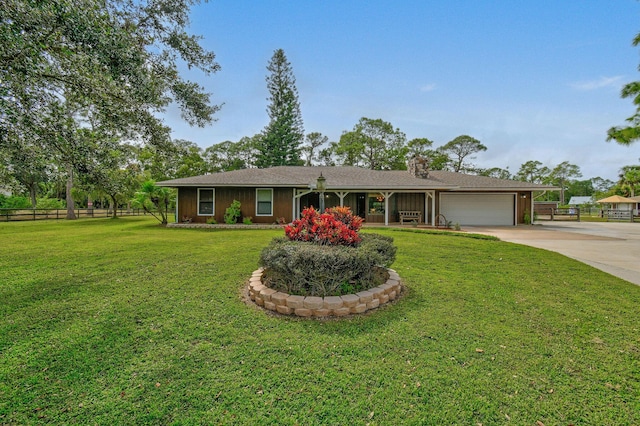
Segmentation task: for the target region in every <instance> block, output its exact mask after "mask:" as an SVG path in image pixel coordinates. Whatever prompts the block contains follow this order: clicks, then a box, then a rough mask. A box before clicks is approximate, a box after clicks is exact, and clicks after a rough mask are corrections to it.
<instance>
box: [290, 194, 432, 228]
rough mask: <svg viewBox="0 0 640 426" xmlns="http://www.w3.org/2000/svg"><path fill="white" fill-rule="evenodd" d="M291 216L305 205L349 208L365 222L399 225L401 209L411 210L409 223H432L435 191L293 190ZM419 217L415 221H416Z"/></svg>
mask: <svg viewBox="0 0 640 426" xmlns="http://www.w3.org/2000/svg"><path fill="white" fill-rule="evenodd" d="M293 206H294V207H293V217H300V213H301V212H302V210H304V209H305V208H307V207H314V208H315V209H321V210H322V209H323V208H329V207H337V206H340V207H349V208H351V211H352V212H353V213H354V214H356V215H358V216H360V217H362V218H364V220H365V223H367V224H381V225H382V224H384V225H387V226H388V225H390V224H400V223H401V219H402V217H401V212H413V213H415V216H414V219H412V220H411V221H409V222H407V219H405V220H404V223H405V224H409V223H412V222H413V221H414V220H415V222H416V223H417V224H423V225H429V226H436V197H435V190H426V191H349V190H326V191H322V192H320V191H317V190H315V189H313V190H300V189H298V190H296V191H295V194H294V197H293ZM418 219H419V220H418Z"/></svg>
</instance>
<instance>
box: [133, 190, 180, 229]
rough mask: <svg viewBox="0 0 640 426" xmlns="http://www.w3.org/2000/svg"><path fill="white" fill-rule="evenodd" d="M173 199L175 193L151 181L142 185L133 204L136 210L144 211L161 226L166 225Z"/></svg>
mask: <svg viewBox="0 0 640 426" xmlns="http://www.w3.org/2000/svg"><path fill="white" fill-rule="evenodd" d="M172 197H173V192H172V191H171V190H170V189H169V188H163V187H160V186H157V185H156V184H155V182H153V181H151V180H149V181H146V182H145V183H143V184H142V188H141V189H140V191H138V192H136V196H135V198H134V199H133V200H132V204H133V206H134V207H135V208H141V209H144V211H145V212H147V213H149V214H150V215H151V216H153V217H155V218H156V219H157V220H158V221H159V222H160V223H161V224H163V225H166V224H167V223H168V220H167V218H168V216H169V206H170V205H171V198H172Z"/></svg>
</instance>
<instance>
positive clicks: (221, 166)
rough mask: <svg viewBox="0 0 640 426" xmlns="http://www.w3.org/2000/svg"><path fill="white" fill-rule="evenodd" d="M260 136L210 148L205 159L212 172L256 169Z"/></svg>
mask: <svg viewBox="0 0 640 426" xmlns="http://www.w3.org/2000/svg"><path fill="white" fill-rule="evenodd" d="M259 140H260V135H254V136H252V137H248V136H245V137H243V138H242V139H240V140H239V141H238V142H231V141H225V142H220V143H217V144H215V145H212V146H210V147H209V148H207V149H206V150H205V151H204V159H205V161H206V162H207V167H208V169H209V171H210V172H227V171H231V170H240V169H247V168H249V167H255V161H256V155H257V148H256V147H257V145H258V143H259Z"/></svg>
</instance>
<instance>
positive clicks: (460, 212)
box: [157, 159, 558, 226]
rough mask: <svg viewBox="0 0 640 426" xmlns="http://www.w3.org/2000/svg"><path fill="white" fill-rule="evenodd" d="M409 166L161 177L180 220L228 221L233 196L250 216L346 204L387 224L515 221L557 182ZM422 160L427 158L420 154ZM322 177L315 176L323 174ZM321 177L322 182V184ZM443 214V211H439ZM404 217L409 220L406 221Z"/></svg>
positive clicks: (283, 215) (271, 218)
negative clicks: (172, 195) (170, 190)
mask: <svg viewBox="0 0 640 426" xmlns="http://www.w3.org/2000/svg"><path fill="white" fill-rule="evenodd" d="M420 160H421V159H418V161H413V160H412V161H413V162H410V165H409V171H407V170H386V171H382V170H368V169H363V168H359V167H337V166H336V167H329V166H312V167H302V166H300V167H299V166H279V167H272V168H267V169H256V168H251V169H243V170H234V171H229V172H221V173H213V174H207V175H202V176H194V177H189V178H182V179H174V180H168V181H164V182H158V183H157V185H159V186H164V187H173V188H177V191H178V196H177V203H176V220H177V221H185V220H190V221H192V222H195V223H205V222H206V221H207V220H208V219H210V218H215V220H216V221H217V222H218V223H223V221H224V220H223V216H224V213H225V210H226V208H227V207H229V205H230V204H231V202H232V201H233V200H238V201H240V203H241V210H242V215H243V217H251V218H252V221H253V223H276V222H286V223H288V222H291V221H292V220H293V219H294V218H297V217H299V215H300V213H301V211H302V210H303V209H304V208H305V207H309V206H314V207H315V208H316V209H317V208H319V207H321V206H322V204H321V202H320V201H321V199H320V197H322V199H323V200H324V203H323V204H324V206H325V207H332V206H348V207H350V208H351V210H352V211H353V212H354V213H355V214H357V215H358V216H361V217H362V218H364V219H365V222H366V223H380V224H385V225H388V224H389V223H393V222H400V220H401V218H402V216H403V215H405V214H406V213H409V214H408V216H409V217H412V218H413V219H412V220H416V221H419V222H420V223H425V224H428V225H433V226H435V225H437V224H439V223H440V222H442V220H443V219H445V220H446V221H447V222H450V223H452V224H456V223H457V224H460V225H518V224H522V223H525V215H528V217H531V214H530V212H532V211H533V198H532V193H533V192H534V191H545V190H547V191H548V190H557V189H558V188H555V187H551V186H548V185H539V184H534V183H529V182H520V181H515V180H504V179H496V178H491V177H485V176H475V175H467V174H463V173H454V172H446V171H436V170H434V171H430V170H428V169H427V167H428V164H425V163H426V162H423V163H420ZM422 161H424V160H422ZM321 176H322V178H323V179H324V181H323V179H320V181H319V180H318V178H320V177H321ZM319 183H320V187H318V184H319ZM441 215H442V216H441ZM405 223H406V222H405Z"/></svg>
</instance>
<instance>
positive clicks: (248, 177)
mask: <svg viewBox="0 0 640 426" xmlns="http://www.w3.org/2000/svg"><path fill="white" fill-rule="evenodd" d="M320 174H322V175H323V176H324V177H325V178H326V179H327V181H326V185H327V190H329V191H331V190H375V191H384V190H388V191H394V190H396V191H397V190H407V191H409V190H415V191H419V190H429V189H442V190H454V191H463V190H476V191H478V190H501V191H505V190H522V191H526V190H553V189H555V188H554V187H552V186H548V185H539V184H534V183H529V182H520V181H515V180H505V179H496V178H491V177H486V176H475V175H466V174H463V173H454V172H445V171H438V170H433V171H430V172H429V177H428V178H427V179H421V178H416V177H414V176H412V175H411V174H410V173H409V172H408V171H406V170H369V169H363V168H360V167H347V166H342V167H322V166H316V167H300V166H279V167H272V168H268V169H243V170H234V171H230V172H221V173H212V174H208V175H202V176H193V177H188V178H182V179H173V180H167V181H163V182H158V185H160V186H169V187H181V186H183V187H184V186H191V187H196V186H197V187H203V186H213V187H221V186H251V187H255V186H268V187H297V188H309V187H313V186H315V184H316V180H317V178H318V176H320Z"/></svg>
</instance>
